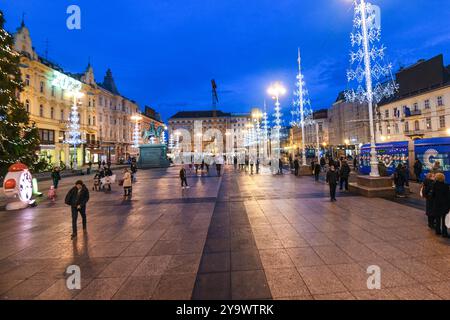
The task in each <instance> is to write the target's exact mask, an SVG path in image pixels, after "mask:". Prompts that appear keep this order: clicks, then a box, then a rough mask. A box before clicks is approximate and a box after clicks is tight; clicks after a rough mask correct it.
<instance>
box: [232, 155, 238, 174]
mask: <svg viewBox="0 0 450 320" xmlns="http://www.w3.org/2000/svg"><path fill="white" fill-rule="evenodd" d="M233 165H234V171H236V170H237V165H238V159H237V157H236V156H234V157H233Z"/></svg>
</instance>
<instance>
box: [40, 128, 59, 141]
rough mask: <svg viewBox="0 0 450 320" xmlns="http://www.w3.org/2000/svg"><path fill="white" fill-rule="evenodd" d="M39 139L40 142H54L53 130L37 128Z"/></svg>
mask: <svg viewBox="0 0 450 320" xmlns="http://www.w3.org/2000/svg"><path fill="white" fill-rule="evenodd" d="M39 140H40V142H41V144H55V131H54V130H47V129H39Z"/></svg>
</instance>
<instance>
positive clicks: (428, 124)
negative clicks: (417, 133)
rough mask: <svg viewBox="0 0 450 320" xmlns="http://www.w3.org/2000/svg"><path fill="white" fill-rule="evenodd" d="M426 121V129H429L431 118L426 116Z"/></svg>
mask: <svg viewBox="0 0 450 320" xmlns="http://www.w3.org/2000/svg"><path fill="white" fill-rule="evenodd" d="M426 123H427V130H431V118H427V119H426Z"/></svg>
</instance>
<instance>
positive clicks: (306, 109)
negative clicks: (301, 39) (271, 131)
mask: <svg viewBox="0 0 450 320" xmlns="http://www.w3.org/2000/svg"><path fill="white" fill-rule="evenodd" d="M297 62H298V73H297V83H296V85H295V86H296V87H297V89H296V90H295V91H294V96H295V97H296V98H295V100H294V103H293V106H294V110H293V111H292V118H293V119H292V122H291V125H292V126H295V127H298V128H301V130H302V165H304V166H305V165H306V147H305V125H311V124H314V120H313V111H312V108H311V101H310V100H309V93H308V90H307V89H306V82H305V77H304V75H303V73H302V64H301V62H302V60H301V57H300V49H298V59H297Z"/></svg>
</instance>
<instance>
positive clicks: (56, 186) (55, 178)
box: [52, 167, 61, 189]
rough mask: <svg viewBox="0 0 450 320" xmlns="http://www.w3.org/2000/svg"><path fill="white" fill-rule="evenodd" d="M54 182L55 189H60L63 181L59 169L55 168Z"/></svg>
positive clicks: (53, 173) (53, 172)
mask: <svg viewBox="0 0 450 320" xmlns="http://www.w3.org/2000/svg"><path fill="white" fill-rule="evenodd" d="M52 180H53V187H54V188H55V189H58V184H59V180H61V174H60V173H59V168H58V167H55V168H53V171H52Z"/></svg>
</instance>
